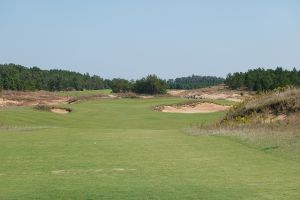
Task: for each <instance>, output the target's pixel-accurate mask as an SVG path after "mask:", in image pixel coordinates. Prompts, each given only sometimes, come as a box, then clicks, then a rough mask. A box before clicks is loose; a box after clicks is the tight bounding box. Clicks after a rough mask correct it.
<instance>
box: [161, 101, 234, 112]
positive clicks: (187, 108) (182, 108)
mask: <svg viewBox="0 0 300 200" xmlns="http://www.w3.org/2000/svg"><path fill="white" fill-rule="evenodd" d="M230 107H231V106H223V105H218V104H214V103H199V104H196V105H195V104H191V105H176V106H164V107H163V109H162V110H161V111H162V112H169V113H211V112H220V111H226V110H228V109H229V108H230Z"/></svg>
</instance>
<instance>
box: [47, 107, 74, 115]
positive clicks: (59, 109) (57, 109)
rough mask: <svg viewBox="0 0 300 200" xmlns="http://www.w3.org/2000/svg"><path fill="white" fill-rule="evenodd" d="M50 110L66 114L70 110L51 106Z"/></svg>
mask: <svg viewBox="0 0 300 200" xmlns="http://www.w3.org/2000/svg"><path fill="white" fill-rule="evenodd" d="M50 111H51V112H54V113H58V114H68V113H69V112H71V110H70V109H67V108H51V109H50Z"/></svg>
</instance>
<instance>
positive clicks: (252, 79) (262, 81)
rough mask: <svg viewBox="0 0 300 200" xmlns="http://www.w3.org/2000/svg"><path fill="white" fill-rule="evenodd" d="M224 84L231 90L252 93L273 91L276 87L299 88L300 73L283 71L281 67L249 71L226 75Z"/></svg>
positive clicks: (294, 70)
mask: <svg viewBox="0 0 300 200" xmlns="http://www.w3.org/2000/svg"><path fill="white" fill-rule="evenodd" d="M225 84H226V85H227V86H229V87H230V88H231V89H240V88H246V89H248V90H253V91H266V90H273V89H276V88H278V87H285V86H288V85H290V86H299V85H300V71H297V70H296V68H294V69H293V70H291V71H289V70H284V69H282V68H281V67H277V68H276V69H275V70H273V69H267V70H266V69H264V68H258V69H251V70H248V71H247V72H245V73H243V72H236V73H234V74H228V76H227V78H226V80H225Z"/></svg>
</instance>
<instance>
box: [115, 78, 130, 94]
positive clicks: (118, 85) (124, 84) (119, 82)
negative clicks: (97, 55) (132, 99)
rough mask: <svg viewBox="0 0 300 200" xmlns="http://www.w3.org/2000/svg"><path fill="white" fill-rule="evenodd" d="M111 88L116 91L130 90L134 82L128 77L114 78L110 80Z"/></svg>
mask: <svg viewBox="0 0 300 200" xmlns="http://www.w3.org/2000/svg"><path fill="white" fill-rule="evenodd" d="M110 88H111V90H112V92H114V93H125V92H130V91H131V89H132V83H131V82H129V81H128V80H126V79H121V78H114V79H113V80H112V81H111V82H110Z"/></svg>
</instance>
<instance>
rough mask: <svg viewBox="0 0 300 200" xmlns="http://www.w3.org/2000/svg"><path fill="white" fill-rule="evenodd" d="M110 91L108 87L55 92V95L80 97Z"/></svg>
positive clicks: (108, 92)
mask: <svg viewBox="0 0 300 200" xmlns="http://www.w3.org/2000/svg"><path fill="white" fill-rule="evenodd" d="M110 93H111V90H110V89H103V90H83V91H61V92H56V94H57V95H60V96H70V97H80V96H88V95H97V94H110Z"/></svg>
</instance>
